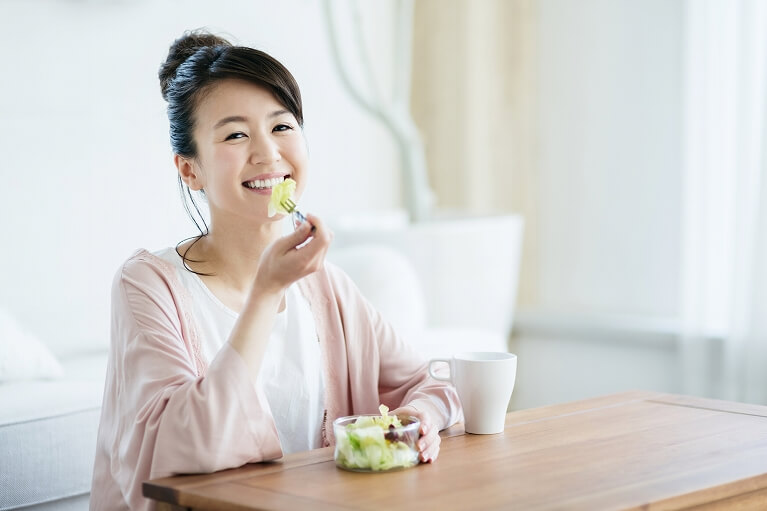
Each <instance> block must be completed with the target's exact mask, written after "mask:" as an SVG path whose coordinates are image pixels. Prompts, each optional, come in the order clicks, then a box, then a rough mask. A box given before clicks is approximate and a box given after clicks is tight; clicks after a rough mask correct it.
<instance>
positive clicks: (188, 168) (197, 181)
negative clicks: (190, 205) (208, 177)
mask: <svg viewBox="0 0 767 511" xmlns="http://www.w3.org/2000/svg"><path fill="white" fill-rule="evenodd" d="M173 163H175V164H176V168H177V169H178V175H179V176H181V180H182V181H183V182H184V183H185V184H186V186H188V187H189V189H190V190H194V191H198V190H202V189H203V187H204V183H203V182H202V179H201V177H202V176H200V175H199V170H198V168H197V166H196V165H195V163H194V160H191V159H189V158H185V157H184V156H181V155H178V154H175V155H173Z"/></svg>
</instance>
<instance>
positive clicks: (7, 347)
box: [0, 307, 62, 383]
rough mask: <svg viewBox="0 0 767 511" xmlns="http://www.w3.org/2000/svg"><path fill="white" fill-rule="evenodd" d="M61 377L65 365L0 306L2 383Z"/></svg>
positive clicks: (0, 380)
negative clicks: (62, 367)
mask: <svg viewBox="0 0 767 511" xmlns="http://www.w3.org/2000/svg"><path fill="white" fill-rule="evenodd" d="M61 375H62V369H61V365H60V364H59V362H58V361H57V360H56V358H55V357H54V356H53V354H52V353H51V352H50V351H49V350H48V348H46V347H45V345H44V344H43V343H42V342H40V341H39V340H38V339H37V337H35V336H34V335H33V334H32V333H31V332H29V331H28V330H27V329H25V328H24V327H22V325H21V324H20V323H19V322H18V321H17V320H16V319H15V318H14V317H13V316H11V314H10V313H9V312H8V311H6V310H5V309H3V308H2V307H0V383H2V382H9V381H15V380H34V379H38V378H59V377H60V376H61Z"/></svg>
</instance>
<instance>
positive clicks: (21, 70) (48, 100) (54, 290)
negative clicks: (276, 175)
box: [0, 0, 400, 354]
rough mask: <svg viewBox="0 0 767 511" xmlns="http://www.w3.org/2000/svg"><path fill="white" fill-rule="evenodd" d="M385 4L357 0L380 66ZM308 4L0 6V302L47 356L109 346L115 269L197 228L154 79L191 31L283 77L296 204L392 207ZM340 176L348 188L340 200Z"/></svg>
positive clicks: (379, 144)
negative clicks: (298, 108)
mask: <svg viewBox="0 0 767 511" xmlns="http://www.w3.org/2000/svg"><path fill="white" fill-rule="evenodd" d="M391 9H392V6H391V5H390V4H379V5H367V6H365V8H364V14H365V16H366V17H367V18H366V19H373V20H377V22H376V23H375V27H377V31H373V32H372V36H371V40H370V41H369V43H368V44H369V47H370V49H371V51H372V52H373V56H374V61H375V62H379V63H382V64H383V68H382V69H383V71H380V70H379V72H382V73H383V74H384V75H386V73H387V68H386V66H387V65H389V66H390V65H391V56H390V54H391V48H392V44H391V41H390V40H387V37H389V36H390V32H389V31H387V23H388V22H389V21H390V19H391ZM321 14H322V13H321V9H320V3H319V2H317V1H310V0H290V1H282V2H273V1H266V0H259V1H254V0H238V1H230V2H225V3H214V2H207V1H203V0H194V1H183V2H182V1H178V0H157V1H151V2H150V1H146V0H145V1H138V0H137V1H130V2H127V1H126V2H120V1H95V0H94V1H53V0H34V1H27V0H2V1H0V38H1V39H0V62H2V64H1V65H0V91H1V92H2V94H0V155H2V156H0V176H1V177H2V181H1V183H2V191H0V222H2V230H3V236H2V238H0V239H2V241H0V244H2V245H1V248H0V306H3V307H7V308H9V309H10V310H11V311H12V312H13V313H15V314H16V316H17V317H18V318H19V319H20V320H21V321H22V322H24V323H25V324H26V325H27V326H28V327H29V328H31V329H32V330H33V331H34V332H35V333H37V334H38V335H39V336H40V337H41V338H42V339H43V340H44V341H45V342H46V343H47V344H48V345H49V346H51V347H52V348H53V349H54V351H55V352H57V353H59V354H61V353H65V352H68V351H71V350H73V349H77V348H78V347H83V346H106V345H107V342H108V329H109V290H110V286H111V280H112V276H113V274H114V272H115V270H116V269H117V267H118V265H119V264H120V263H121V262H122V261H123V260H124V259H125V258H126V257H127V256H129V255H130V254H131V253H132V252H133V251H134V250H135V249H136V248H139V247H146V248H148V249H150V250H152V249H158V248H161V247H165V246H168V245H172V244H175V243H176V242H177V241H179V240H181V239H182V238H184V237H186V236H189V235H191V234H194V227H193V225H192V224H191V222H190V221H189V220H188V219H187V218H186V216H185V213H184V211H183V208H182V205H181V202H180V198H179V197H178V192H177V186H176V177H175V168H174V167H173V164H172V160H171V151H170V145H169V142H168V135H167V118H166V116H165V110H164V108H165V105H164V103H163V101H162V98H161V96H160V90H159V83H158V80H157V76H156V73H157V69H158V67H159V65H160V63H161V62H162V61H163V60H164V58H165V56H166V54H167V48H168V46H169V45H170V43H171V42H172V41H173V40H174V39H175V38H176V37H178V36H180V35H181V33H182V32H183V31H184V30H185V29H189V28H197V27H202V26H209V27H211V28H212V29H213V30H214V31H217V32H224V33H228V34H230V35H231V36H233V37H234V38H235V39H236V40H237V41H239V42H240V43H242V44H249V45H254V46H256V47H258V48H260V49H263V50H266V51H268V52H270V53H272V54H273V55H274V56H275V57H277V58H278V59H280V60H281V61H282V62H283V63H284V64H285V65H286V66H287V67H288V68H289V69H290V70H291V71H292V72H293V73H294V75H295V76H296V78H297V80H298V82H299V84H300V86H301V88H302V93H303V98H304V108H305V120H306V126H305V132H306V136H307V139H308V142H309V151H310V158H311V161H312V173H313V174H312V183H311V185H310V187H309V190H308V192H307V195H306V196H305V199H304V201H303V206H304V209H308V210H312V211H315V212H317V213H318V214H322V215H324V216H326V217H332V216H335V215H337V214H339V213H340V212H341V211H342V210H344V209H354V208H359V209H369V210H370V209H372V210H378V209H390V208H395V207H398V206H399V205H400V193H399V189H398V187H399V179H398V177H399V170H398V167H397V165H398V159H397V155H396V153H395V152H394V146H393V144H392V142H391V139H390V137H389V136H388V134H387V133H386V132H385V131H384V130H383V129H382V128H380V127H379V126H378V125H377V124H376V122H375V121H374V120H372V119H370V118H368V117H367V116H365V115H364V114H362V113H361V112H360V111H359V110H358V108H357V107H356V106H355V105H353V104H352V103H351V102H350V100H349V99H348V96H347V95H346V93H345V92H344V91H343V90H342V89H341V85H340V82H339V80H338V79H337V76H336V71H335V69H334V66H333V63H332V61H331V57H330V53H329V47H328V44H327V39H326V35H325V33H324V25H323V22H322V15H321ZM339 31H340V33H341V36H342V37H343V38H344V40H349V39H350V38H349V34H348V32H349V29H348V25H341V26H340V29H339ZM349 178H353V179H354V183H355V187H356V188H357V190H358V193H356V194H349V193H348V192H345V193H344V194H343V202H341V200H340V199H341V197H340V196H339V194H338V192H337V190H338V189H339V188H338V187H339V184H340V183H341V181H342V180H345V179H349Z"/></svg>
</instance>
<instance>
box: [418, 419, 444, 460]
mask: <svg viewBox="0 0 767 511" xmlns="http://www.w3.org/2000/svg"><path fill="white" fill-rule="evenodd" d="M425 431H426V432H425V433H422V436H421V438H419V439H418V451H419V453H420V455H419V457H420V459H421V461H423V462H424V463H430V462H433V461H435V460H436V459H437V457H438V456H439V445H440V443H441V442H442V437H440V436H439V433H438V432H437V431H436V428H432V427H427V428H426V430H425Z"/></svg>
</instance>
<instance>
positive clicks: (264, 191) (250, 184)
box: [242, 173, 291, 195]
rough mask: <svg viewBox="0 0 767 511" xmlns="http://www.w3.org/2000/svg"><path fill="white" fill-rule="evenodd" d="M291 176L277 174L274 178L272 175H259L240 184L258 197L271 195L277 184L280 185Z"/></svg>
mask: <svg viewBox="0 0 767 511" xmlns="http://www.w3.org/2000/svg"><path fill="white" fill-rule="evenodd" d="M290 176H291V175H290V174H281V173H280V174H277V176H276V177H275V176H274V174H267V175H260V176H257V177H254V178H253V179H251V180H248V181H244V182H243V183H242V186H244V187H245V188H247V189H248V191H251V192H254V193H258V194H260V195H271V194H272V188H274V187H275V186H276V185H277V184H278V183H282V182H283V181H285V180H286V179H288V178H289V177H290Z"/></svg>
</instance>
